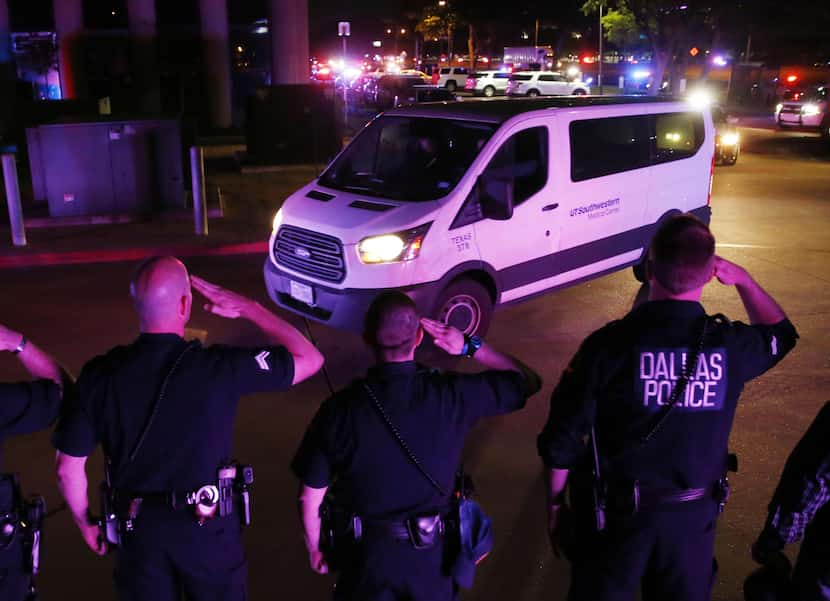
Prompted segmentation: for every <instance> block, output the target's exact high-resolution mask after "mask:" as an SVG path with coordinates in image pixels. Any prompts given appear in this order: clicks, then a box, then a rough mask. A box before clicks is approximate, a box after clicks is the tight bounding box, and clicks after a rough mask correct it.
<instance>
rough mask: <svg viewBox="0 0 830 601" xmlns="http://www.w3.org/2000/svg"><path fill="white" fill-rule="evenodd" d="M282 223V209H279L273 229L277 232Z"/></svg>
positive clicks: (272, 224)
mask: <svg viewBox="0 0 830 601" xmlns="http://www.w3.org/2000/svg"><path fill="white" fill-rule="evenodd" d="M281 223H282V209H280V210H279V211H277V214H276V215H274V221H273V223H271V231H272V232H276V231H277V230H278V229H280V224H281Z"/></svg>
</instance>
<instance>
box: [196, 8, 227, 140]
mask: <svg viewBox="0 0 830 601" xmlns="http://www.w3.org/2000/svg"><path fill="white" fill-rule="evenodd" d="M199 15H200V23H201V26H202V77H203V78H204V80H205V83H206V84H207V93H208V106H209V107H210V124H211V126H212V127H216V128H228V127H230V126H231V56H230V46H229V44H228V6H227V0H199Z"/></svg>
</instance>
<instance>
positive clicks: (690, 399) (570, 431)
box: [538, 300, 798, 489]
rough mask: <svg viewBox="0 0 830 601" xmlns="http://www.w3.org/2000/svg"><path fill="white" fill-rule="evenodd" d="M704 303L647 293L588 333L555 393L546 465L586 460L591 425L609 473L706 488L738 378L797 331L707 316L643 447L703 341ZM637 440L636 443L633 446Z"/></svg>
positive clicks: (541, 444) (723, 442)
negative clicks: (651, 297) (681, 387)
mask: <svg viewBox="0 0 830 601" xmlns="http://www.w3.org/2000/svg"><path fill="white" fill-rule="evenodd" d="M705 316H706V314H705V312H704V310H703V307H702V306H701V305H700V304H699V303H697V302H690V301H676V300H664V301H652V302H647V303H644V304H643V305H641V306H640V307H638V308H636V309H634V310H633V311H632V312H631V313H629V314H628V315H627V316H626V317H625V318H623V319H622V320H619V321H616V322H612V323H610V324H608V325H606V326H605V327H603V328H601V329H599V330H598V331H596V332H594V333H593V334H592V335H591V336H589V337H588V338H587V339H586V340H585V342H584V343H583V344H582V346H581V347H580V349H579V351H578V352H577V354H576V356H575V357H574V359H573V360H572V362H571V364H570V365H569V366H568V368H567V369H566V370H565V372H564V373H563V374H562V378H561V380H560V382H559V384H558V386H557V387H556V389H555V390H554V392H553V395H552V398H551V407H550V415H549V418H548V421H547V423H546V425H545V428H544V430H543V431H542V433H541V434H540V436H539V439H538V448H539V454H540V455H541V457H542V459H543V461H544V463H545V464H546V466H547V467H549V468H560V469H572V468H574V467H577V466H578V465H581V466H583V467H584V466H585V465H586V462H587V461H588V456H587V455H588V454H587V453H586V452H585V450H586V444H585V440H586V437H587V435H588V433H589V430H590V427H591V425H592V424H596V432H597V442H598V446H599V451H600V455H601V457H602V458H603V463H604V464H605V465H604V466H603V467H604V471H605V473H604V474H603V477H604V478H606V479H607V480H608V481H614V480H621V481H632V480H638V481H640V482H641V483H647V484H649V485H652V486H655V487H666V488H669V489H676V488H680V489H685V488H698V487H705V486H710V485H712V484H713V483H714V482H716V481H717V480H718V478H720V477H721V475H722V474H723V472H724V471H725V468H726V455H727V444H728V438H729V432H730V430H731V427H732V420H733V417H734V414H735V409H736V405H737V401H738V397H739V395H740V393H741V391H742V390H743V386H744V383H745V382H747V381H748V380H751V379H753V378H755V377H757V376H759V375H761V374H762V373H764V372H765V371H767V370H768V369H770V368H771V367H772V366H773V365H775V364H776V363H778V361H780V360H781V359H782V358H783V357H784V356H785V355H786V354H787V353H788V352H789V351H790V350H791V349H792V348H793V347H794V346H795V342H796V339H797V337H798V334H797V333H796V331H795V328H794V327H793V325H792V324H791V323H790V322H789V320H786V319H785V320H783V321H781V322H780V323H778V324H775V325H771V326H765V325H746V324H744V323H741V322H737V321H736V322H730V321H728V320H726V319H724V318H720V317H717V318H712V317H710V318H708V325H707V334H706V338H705V342H704V347H703V350H702V352H701V354H700V358H699V361H698V364H697V368H696V369H695V370H694V371H693V373H692V375H691V378H690V380H689V382H688V384H687V386H686V390H685V392H684V394H682V395H681V398H680V399H679V400H678V402H677V404H676V406H675V409H674V410H673V412H672V414H671V415H670V416H669V417H668V418H667V419H666V421H665V422H664V423H663V426H662V428H661V429H660V431H659V432H658V433H657V434H656V435H655V436H654V437H653V438H652V439H651V440H650V441H649V442H646V443H645V444H644V445H643V446H641V447H640V439H641V438H642V437H643V436H645V435H646V434H647V433H648V432H649V430H651V429H652V427H653V426H654V424H655V423H656V421H657V419H659V416H660V414H661V413H662V412H663V411H664V409H665V406H666V405H667V403H669V401H670V398H671V395H672V390H673V388H674V386H675V384H676V382H677V380H678V378H679V377H680V376H681V374H682V373H683V371H684V368H685V367H684V366H685V361H686V358H687V357H690V356H691V355H693V354H694V352H695V350H696V349H697V347H698V345H699V343H700V335H701V331H702V326H703V321H704V317H705ZM638 447H639V448H638Z"/></svg>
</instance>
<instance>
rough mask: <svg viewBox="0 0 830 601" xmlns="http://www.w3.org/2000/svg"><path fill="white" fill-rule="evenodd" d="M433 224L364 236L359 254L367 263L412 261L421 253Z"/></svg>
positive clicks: (359, 247)
mask: <svg viewBox="0 0 830 601" xmlns="http://www.w3.org/2000/svg"><path fill="white" fill-rule="evenodd" d="M431 225H432V222H430V223H425V224H424V225H419V226H418V227H414V228H412V229H410V230H406V231H403V232H397V233H394V234H383V235H381V236H370V237H368V238H364V239H363V240H361V241H360V242H359V243H358V245H357V253H358V256H359V257H360V260H361V262H363V263H367V264H372V263H395V262H397V261H411V260H412V259H414V258H416V257H417V256H418V255H419V254H420V253H421V245H422V244H423V242H424V237H426V235H427V232H428V231H429V227H430V226H431Z"/></svg>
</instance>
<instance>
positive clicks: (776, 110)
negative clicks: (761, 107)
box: [775, 102, 784, 113]
mask: <svg viewBox="0 0 830 601" xmlns="http://www.w3.org/2000/svg"><path fill="white" fill-rule="evenodd" d="M782 108H784V105H783V104H781V103H780V102H779V103H778V104H776V105H775V112H776V113H780V112H781V109H782Z"/></svg>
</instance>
